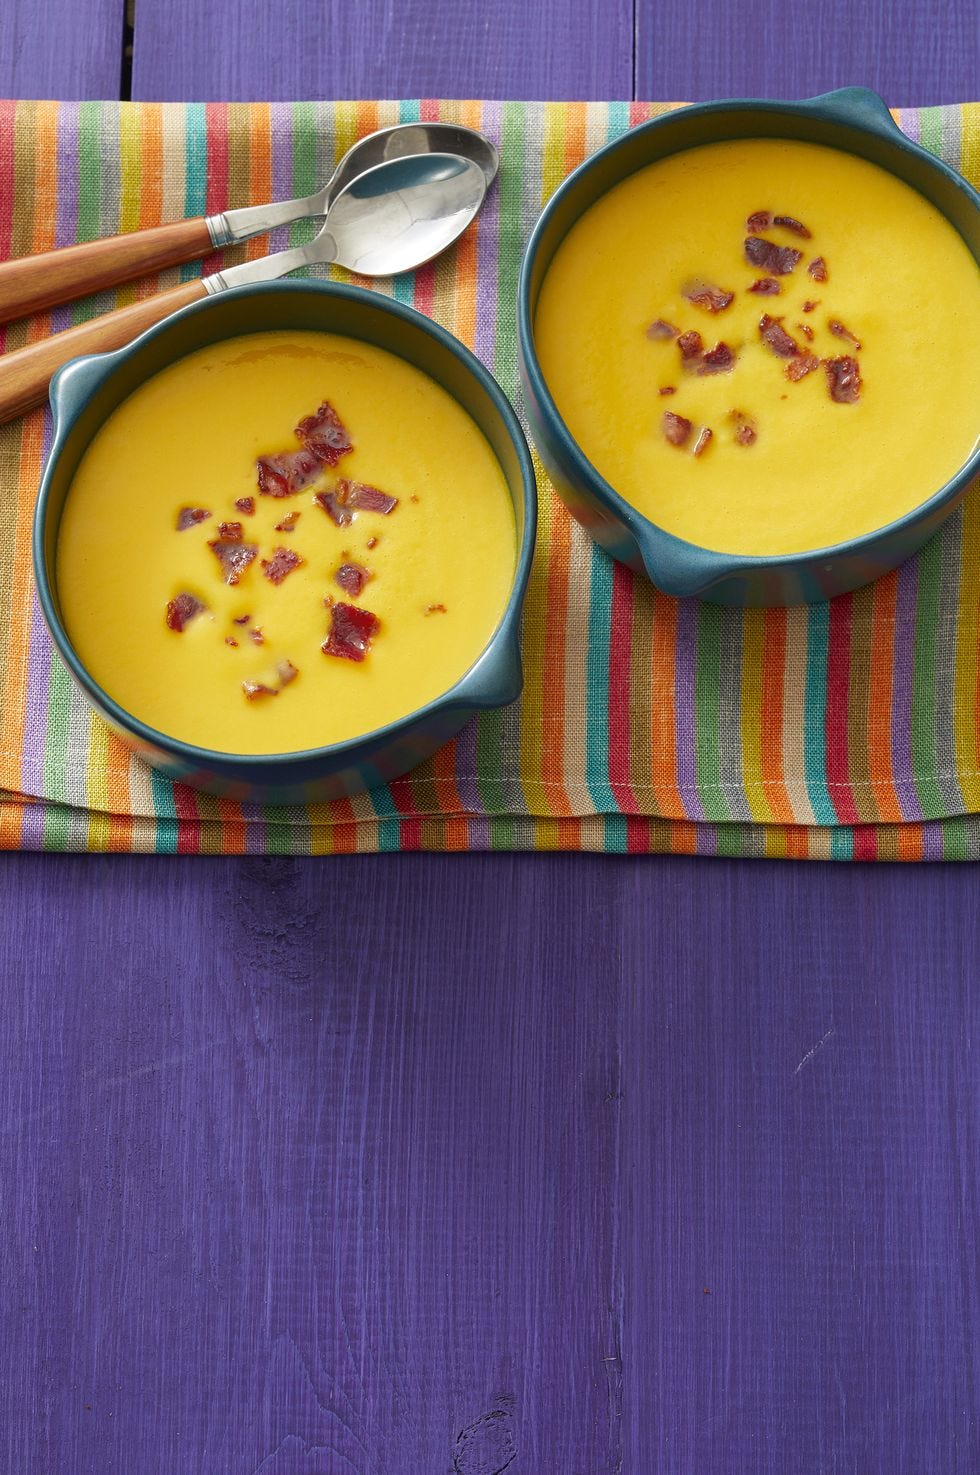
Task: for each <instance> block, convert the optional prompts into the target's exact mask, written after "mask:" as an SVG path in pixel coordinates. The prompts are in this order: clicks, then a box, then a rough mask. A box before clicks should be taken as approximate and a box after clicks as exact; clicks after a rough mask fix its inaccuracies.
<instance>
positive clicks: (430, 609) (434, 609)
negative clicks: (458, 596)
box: [425, 604, 447, 615]
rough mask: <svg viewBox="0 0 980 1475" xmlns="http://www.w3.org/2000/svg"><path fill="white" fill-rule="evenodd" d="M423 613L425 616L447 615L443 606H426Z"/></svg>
mask: <svg viewBox="0 0 980 1475" xmlns="http://www.w3.org/2000/svg"><path fill="white" fill-rule="evenodd" d="M425 612H426V614H427V615H444V614H446V613H447V611H446V606H445V605H444V604H427V605H426V606H425Z"/></svg>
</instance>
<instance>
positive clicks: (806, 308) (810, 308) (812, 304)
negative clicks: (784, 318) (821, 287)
mask: <svg viewBox="0 0 980 1475" xmlns="http://www.w3.org/2000/svg"><path fill="white" fill-rule="evenodd" d="M819 306H820V299H819V298H818V299H817V300H816V302H810V301H807V302H804V304H803V311H804V312H812V311H813V309H814V308H815V307H819Z"/></svg>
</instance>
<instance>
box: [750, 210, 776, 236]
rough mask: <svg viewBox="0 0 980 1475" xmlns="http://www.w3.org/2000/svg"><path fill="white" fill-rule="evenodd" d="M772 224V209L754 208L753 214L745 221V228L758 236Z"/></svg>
mask: <svg viewBox="0 0 980 1475" xmlns="http://www.w3.org/2000/svg"><path fill="white" fill-rule="evenodd" d="M771 225H772V211H771V210H753V212H752V214H751V215H750V216H749V218H748V220H747V221H746V222H745V229H746V230H747V231H748V232H749V234H750V235H753V236H756V235H758V234H759V231H760V230H768V229H769V227H770V226H771Z"/></svg>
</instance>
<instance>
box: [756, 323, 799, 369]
mask: <svg viewBox="0 0 980 1475" xmlns="http://www.w3.org/2000/svg"><path fill="white" fill-rule="evenodd" d="M759 336H760V337H761V338H762V341H763V343H764V344H765V345H766V347H767V348H769V349H770V350H771V351H772V352H773V353H774V354H776V355H777V356H778V357H779V358H782V359H788V358H792V357H793V356H794V355H795V354H798V353H799V351H800V345H799V344H798V343H797V342H796V340H795V339H794V338H791V337H790V336H789V334H788V333H787V332H786V329H785V328H784V327H783V326H782V324H781V323H780V321H779V319H778V318H771V317H770V316H769V314H768V313H767V312H764V313H763V314H762V317H761V318H760V319H759Z"/></svg>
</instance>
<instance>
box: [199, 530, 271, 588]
mask: <svg viewBox="0 0 980 1475" xmlns="http://www.w3.org/2000/svg"><path fill="white" fill-rule="evenodd" d="M208 547H209V548H210V549H211V552H212V553H213V554H214V556H215V558H216V559H217V560H218V562H219V563H220V564H221V571H222V573H223V574H224V576H225V583H226V584H237V583H238V581H239V579H240V578H241V576H242V574H243V573H244V572H245V570H246V569H247V568H248V566H249V564H250V563H251V562H252V559H253V558H254V557H255V556H256V554H257V553H258V551H259V549H258V544H257V543H235V542H230V541H229V540H227V539H224V538H214V539H212V541H211V542H210V543H209V544H208Z"/></svg>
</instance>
